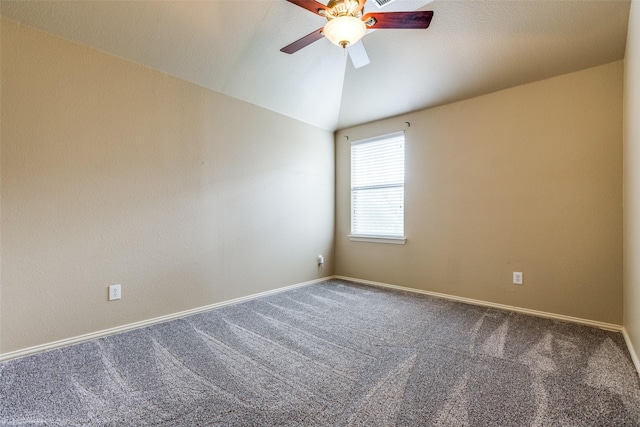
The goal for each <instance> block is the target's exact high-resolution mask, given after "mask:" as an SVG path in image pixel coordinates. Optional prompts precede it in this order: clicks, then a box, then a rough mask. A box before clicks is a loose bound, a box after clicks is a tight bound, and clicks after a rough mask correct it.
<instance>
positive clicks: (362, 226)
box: [349, 132, 405, 244]
mask: <svg viewBox="0 0 640 427" xmlns="http://www.w3.org/2000/svg"><path fill="white" fill-rule="evenodd" d="M349 237H350V238H351V240H361V241H379V242H388V243H400V244H403V243H405V238H404V132H396V133H393V134H389V135H383V136H379V137H375V138H369V139H364V140H360V141H354V142H353V143H352V144H351V235H350V236H349Z"/></svg>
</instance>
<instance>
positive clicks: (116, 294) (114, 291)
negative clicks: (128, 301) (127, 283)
mask: <svg viewBox="0 0 640 427" xmlns="http://www.w3.org/2000/svg"><path fill="white" fill-rule="evenodd" d="M120 298H122V288H121V286H120V285H111V286H109V301H114V300H117V299H120Z"/></svg>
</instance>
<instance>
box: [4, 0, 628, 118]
mask: <svg viewBox="0 0 640 427" xmlns="http://www.w3.org/2000/svg"><path fill="white" fill-rule="evenodd" d="M320 1H321V2H323V3H326V1H325V0H320ZM427 3H428V4H427ZM629 6H630V2H629V0H601V1H590V0H577V1H550V0H511V1H506V0H503V1H495V0H479V1H471V0H435V1H433V2H431V3H429V0H420V1H414V0H396V1H395V2H393V3H391V4H390V5H389V6H388V7H387V8H385V9H382V11H390V10H416V9H421V10H433V11H434V17H433V20H432V22H431V26H430V28H429V29H427V30H377V31H373V32H370V33H369V34H368V35H367V36H366V37H365V38H364V44H365V46H366V49H367V52H368V54H369V57H370V59H371V63H370V64H369V65H367V66H365V67H363V68H360V69H354V68H353V66H352V65H351V62H350V61H348V58H347V56H346V55H345V53H344V52H343V51H342V50H341V49H340V48H339V47H337V46H334V45H332V44H331V43H330V42H329V41H328V40H326V39H322V40H320V41H318V42H316V43H313V44H312V45H310V46H307V47H306V48H304V49H302V50H301V51H299V52H297V53H295V54H293V55H287V54H284V53H282V52H280V48H282V47H284V46H286V45H288V44H289V43H291V42H292V41H294V40H297V39H298V38H300V37H302V36H304V35H307V34H308V33H310V32H312V31H314V30H316V29H318V28H320V27H322V26H323V24H324V20H323V18H321V17H319V16H317V15H314V14H312V13H310V12H308V11H307V10H305V9H302V8H300V7H298V6H296V5H293V4H291V3H289V2H287V1H285V0H231V1H222V0H208V1H25V0H20V1H6V0H2V1H1V3H0V13H2V15H3V16H5V17H7V18H9V19H13V20H16V21H20V22H22V23H24V24H27V25H29V26H32V27H35V28H38V29H41V30H44V31H47V32H49V33H52V34H55V35H58V36H60V37H63V38H66V39H70V40H73V41H75V42H78V43H80V44H83V45H88V46H93V47H95V48H97V49H100V50H103V51H106V52H109V53H112V54H114V55H116V56H119V57H122V58H126V59H129V60H131V61H134V62H137V63H139V64H144V65H146V66H148V67H151V68H154V69H157V70H160V71H163V72H165V73H168V74H172V75H174V76H177V77H180V78H182V79H185V80H188V81H190V82H193V83H196V84H199V85H201V86H204V87H207V88H210V89H212V90H215V91H218V92H222V93H225V94H227V95H229V96H232V97H235V98H238V99H242V100H244V101H247V102H250V103H252V104H256V105H259V106H262V107H265V108H268V109H270V110H273V111H276V112H279V113H282V114H285V115H287V116H290V117H293V118H296V119H298V120H301V121H303V122H306V123H309V124H312V125H314V126H317V127H320V128H323V129H327V130H336V129H340V128H344V127H348V126H352V125H356V124H360V123H365V122H369V121H373V120H377V119H380V118H384V117H389V116H393V115H397V114H402V113H406V112H409V111H414V110H418V109H422V108H427V107H432V106H436V105H441V104H444V103H448V102H452V101H457V100H461V99H465V98H470V97H473V96H478V95H482V94H485V93H490V92H494V91H496V90H500V89H505V88H508V87H512V86H516V85H520V84H524V83H528V82H532V81H536V80H540V79H544V78H548V77H552V76H555V75H560V74H565V73H568V72H572V71H576V70H580V69H584V68H588V67H592V66H596V65H600V64H605V63H608V62H611V61H615V60H619V59H622V58H623V57H624V49H625V41H626V34H627V24H628V17H629ZM365 11H378V9H377V7H376V6H371V3H370V2H368V3H367V6H366V7H365Z"/></svg>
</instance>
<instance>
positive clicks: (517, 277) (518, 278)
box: [513, 271, 522, 285]
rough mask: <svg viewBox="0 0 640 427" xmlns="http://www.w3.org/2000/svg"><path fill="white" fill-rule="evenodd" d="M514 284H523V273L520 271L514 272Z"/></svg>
mask: <svg viewBox="0 0 640 427" xmlns="http://www.w3.org/2000/svg"><path fill="white" fill-rule="evenodd" d="M513 284H514V285H522V273H521V272H519V271H514V272H513Z"/></svg>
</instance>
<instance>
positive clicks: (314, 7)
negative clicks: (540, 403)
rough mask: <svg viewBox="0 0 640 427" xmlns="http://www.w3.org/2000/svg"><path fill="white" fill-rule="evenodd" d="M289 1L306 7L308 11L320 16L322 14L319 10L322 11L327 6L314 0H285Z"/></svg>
mask: <svg viewBox="0 0 640 427" xmlns="http://www.w3.org/2000/svg"><path fill="white" fill-rule="evenodd" d="M287 1H288V2H289V3H293V4H295V5H298V6H300V7H302V8H304V9H307V10H308V11H310V12H313V13H315V14H316V15H320V16H324V15H322V14H321V13H320V11H321V10H322V11H324V10H325V9H326V8H327V6H325V5H323V4H322V3H318V2H317V1H315V0H287Z"/></svg>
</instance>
